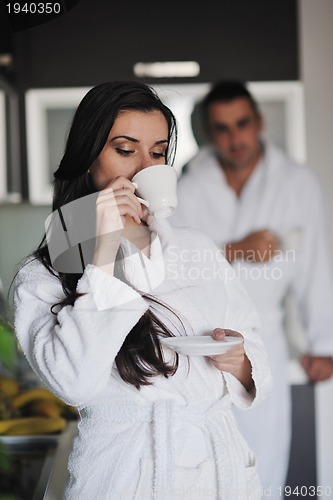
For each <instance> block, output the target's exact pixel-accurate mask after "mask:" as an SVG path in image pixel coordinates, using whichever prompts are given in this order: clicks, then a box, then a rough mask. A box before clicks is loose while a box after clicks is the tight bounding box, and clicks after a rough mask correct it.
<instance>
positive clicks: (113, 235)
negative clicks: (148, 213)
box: [93, 177, 143, 274]
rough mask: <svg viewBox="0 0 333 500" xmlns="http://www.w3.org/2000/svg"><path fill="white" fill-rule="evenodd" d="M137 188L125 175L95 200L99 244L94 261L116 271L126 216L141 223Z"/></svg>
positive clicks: (112, 182)
mask: <svg viewBox="0 0 333 500" xmlns="http://www.w3.org/2000/svg"><path fill="white" fill-rule="evenodd" d="M134 191H135V187H134V186H133V184H132V183H131V181H129V180H128V179H126V178H125V177H117V178H116V179H114V180H112V181H111V182H110V183H109V184H108V185H107V186H106V188H105V189H103V190H102V191H100V192H99V194H98V197H97V201H96V247H95V253H94V258H93V264H94V265H96V266H98V267H102V268H103V270H104V271H106V272H109V273H110V274H113V270H114V263H115V259H116V255H117V252H118V249H119V245H120V238H121V236H122V235H123V232H124V228H125V225H126V218H130V219H131V220H132V221H134V223H136V224H140V223H141V217H143V211H142V206H141V204H140V202H139V200H138V199H137V197H136V196H135V195H134Z"/></svg>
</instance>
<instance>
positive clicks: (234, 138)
mask: <svg viewBox="0 0 333 500" xmlns="http://www.w3.org/2000/svg"><path fill="white" fill-rule="evenodd" d="M202 113H203V123H204V127H205V130H206V133H207V137H208V139H209V145H207V146H204V147H202V148H201V149H200V151H199V153H198V154H197V155H196V156H195V157H194V158H193V159H192V160H191V161H190V163H189V164H188V165H187V167H186V169H185V173H183V175H182V176H181V178H180V180H179V184H178V207H177V210H176V212H175V214H174V215H173V217H172V219H171V222H172V223H173V224H174V225H178V226H179V225H182V226H190V227H193V228H196V229H199V230H201V231H203V232H205V233H206V234H207V235H208V236H210V237H211V238H212V239H213V240H214V241H215V243H216V244H217V245H218V247H219V248H220V249H221V250H223V251H224V253H225V256H226V258H227V259H228V260H229V262H230V263H231V265H232V267H233V268H234V270H235V272H236V274H237V275H238V276H239V278H240V279H241V281H242V282H243V285H244V286H245V288H246V289H247V291H248V293H249V294H250V296H251V297H252V299H253V300H254V302H255V304H256V306H257V309H258V312H259V314H260V317H261V320H262V336H263V340H264V343H265V345H266V348H267V351H268V354H269V357H270V362H271V368H272V373H273V378H274V389H273V392H272V394H271V395H270V397H269V398H267V400H266V401H264V402H263V403H262V404H261V405H260V406H259V407H258V408H255V409H253V410H251V411H249V412H245V413H244V412H243V414H241V412H238V411H236V410H235V414H236V418H237V421H238V424H239V427H240V429H241V431H242V433H243V434H244V436H245V437H246V439H247V440H248V442H249V444H250V445H251V447H252V449H253V450H254V451H255V453H256V455H257V458H258V467H259V474H260V476H261V480H262V485H263V488H264V489H265V490H267V491H269V497H270V498H277V499H278V498H281V489H280V488H281V487H282V488H283V486H284V484H285V480H286V475H287V470H288V462H289V451H290V442H291V402H290V399H291V397H290V384H289V382H288V344H287V336H286V332H285V310H284V301H285V299H286V297H287V295H288V294H289V293H291V294H292V295H293V297H294V299H295V301H296V303H297V305H298V306H299V310H300V315H301V318H302V323H303V325H304V329H305V333H306V340H307V348H306V351H305V352H304V354H303V356H302V357H301V358H300V362H301V364H302V366H303V368H304V370H305V372H306V373H307V376H308V378H309V380H310V381H313V382H317V381H321V380H326V379H328V378H330V377H331V376H332V374H333V361H332V355H333V280H332V272H331V262H330V255H329V245H328V239H327V227H326V214H325V208H324V204H323V193H322V190H321V186H320V184H319V182H318V179H317V177H316V175H315V174H314V172H313V171H312V170H311V169H310V168H309V167H307V166H304V165H298V164H296V163H295V162H293V161H292V160H291V159H289V158H288V157H287V156H286V155H285V154H284V153H283V152H282V151H281V150H279V149H277V148H276V147H275V146H274V145H273V144H271V143H269V142H268V141H267V140H264V139H263V137H262V131H263V118H262V116H261V113H260V111H259V108H258V105H257V103H256V102H255V100H254V98H253V96H252V95H251V94H250V93H249V91H248V90H247V88H246V86H245V85H244V84H243V83H241V82H237V81H236V82H234V81H225V82H220V83H217V84H216V85H215V86H214V87H213V88H212V90H211V91H210V92H209V93H208V94H207V96H206V97H205V99H204V100H203V102H202ZM221 326H225V327H226V328H228V325H221ZM282 491H283V489H282Z"/></svg>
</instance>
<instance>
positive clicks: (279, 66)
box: [11, 0, 299, 89]
mask: <svg viewBox="0 0 333 500" xmlns="http://www.w3.org/2000/svg"><path fill="white" fill-rule="evenodd" d="M11 45H12V47H13V51H14V58H15V61H16V69H15V79H16V81H17V83H18V85H19V87H20V88H21V89H25V88H32V87H58V86H90V85H94V84H96V83H99V82H101V81H105V80H111V79H133V78H134V74H133V70H132V68H133V65H134V63H135V62H138V61H146V62H149V61H163V60H171V61H173V60H196V61H198V62H199V63H200V66H201V74H200V76H199V77H198V78H194V79H191V82H192V81H193V82H195V81H213V80H216V79H218V78H224V77H238V78H243V79H244V80H252V81H255V80H257V81H259V80H294V79H298V77H299V70H298V46H297V5H296V0H278V1H267V0H218V1H216V0H214V1H206V2H203V1H200V2H187V1H182V0H178V1H175V0H169V1H168V2H157V1H156V0H155V1H152V0H146V1H144V0H142V1H137V0H135V1H134V0H128V1H126V2H121V1H119V0H117V1H115V0H80V1H79V3H78V4H77V5H76V7H74V8H73V9H72V10H71V11H69V12H67V13H66V14H65V15H63V16H61V17H59V18H58V19H55V20H53V21H50V22H48V23H45V24H42V25H40V26H36V27H34V28H31V29H29V30H25V31H21V32H18V33H15V34H14V35H13V36H12V41H11ZM168 81H169V82H171V81H172V80H170V79H169V80H168ZM177 81H178V82H180V81H181V80H179V79H177ZM182 81H186V79H185V80H184V79H183V80H182Z"/></svg>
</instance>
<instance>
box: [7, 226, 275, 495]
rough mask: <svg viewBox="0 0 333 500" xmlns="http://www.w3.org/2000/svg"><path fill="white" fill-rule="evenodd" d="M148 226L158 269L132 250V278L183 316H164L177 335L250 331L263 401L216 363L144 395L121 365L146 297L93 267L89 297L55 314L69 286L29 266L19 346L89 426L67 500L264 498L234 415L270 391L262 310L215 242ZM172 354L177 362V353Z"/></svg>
mask: <svg viewBox="0 0 333 500" xmlns="http://www.w3.org/2000/svg"><path fill="white" fill-rule="evenodd" d="M148 223H149V226H150V229H151V230H152V231H153V235H154V239H153V242H152V245H151V255H150V259H148V258H146V257H145V256H143V255H142V254H140V255H139V254H138V253H136V254H134V255H133V247H132V246H131V245H129V244H128V242H126V240H123V243H122V244H123V251H124V253H125V266H126V277H127V279H128V280H129V281H130V282H131V283H132V284H133V285H134V286H135V287H136V288H140V289H141V290H143V291H145V292H149V293H151V294H152V295H154V296H155V297H157V298H158V299H160V300H161V301H163V303H165V304H167V306H168V307H171V308H172V309H173V310H174V311H175V312H176V314H177V315H178V316H179V318H180V319H181V322H182V323H181V322H180V321H179V320H178V319H177V317H175V316H174V315H173V314H172V313H170V312H169V311H168V309H165V308H163V307H160V306H154V308H155V311H156V313H157V314H158V316H159V317H160V318H161V320H162V321H163V322H164V323H165V324H166V325H167V326H168V327H169V328H170V330H171V331H172V332H173V333H174V335H176V336H177V335H209V334H210V333H211V332H212V330H213V329H214V328H216V327H225V328H230V329H233V330H236V331H238V332H240V333H241V334H242V335H243V336H244V339H245V341H244V345H245V350H246V353H247V356H248V357H249V359H250V362H251V364H252V373H253V379H254V381H255V390H253V391H251V393H248V392H247V391H246V390H245V389H244V387H243V386H242V385H241V384H240V383H239V381H238V380H237V379H236V378H235V377H234V376H232V375H231V374H228V373H221V372H220V371H219V370H218V369H216V368H215V367H214V366H213V365H212V364H211V362H210V360H209V358H207V357H203V356H194V357H193V356H190V357H189V358H187V357H186V356H183V355H180V356H179V368H178V370H177V372H176V374H175V375H174V376H171V377H169V378H164V377H162V376H158V377H155V378H153V379H152V382H153V383H152V385H150V386H144V387H141V389H140V390H137V389H136V388H135V387H134V386H132V385H130V384H127V383H125V382H124V381H123V380H122V379H121V378H120V376H119V373H118V371H117V369H116V366H115V357H116V355H117V353H118V351H119V349H120V347H121V346H122V343H123V342H124V340H125V338H126V336H127V334H128V333H129V332H130V330H131V329H132V328H133V326H134V325H135V324H136V323H137V322H138V320H139V319H140V317H141V316H142V315H143V314H144V312H145V311H146V310H147V309H148V307H149V302H148V301H147V300H146V298H144V296H142V295H141V294H140V293H138V292H137V291H135V290H134V288H132V287H131V286H129V285H127V284H125V283H124V282H122V281H120V280H119V279H117V278H115V277H112V276H110V275H108V274H106V273H104V272H103V271H102V270H100V269H98V268H97V267H95V266H92V265H88V266H87V267H86V269H85V272H84V274H83V276H82V277H81V279H80V281H79V283H78V286H77V291H78V292H82V293H83V294H84V295H82V296H81V297H79V298H78V299H77V300H76V302H75V305H74V306H73V307H72V306H66V307H63V308H62V309H61V310H59V312H58V313H57V315H55V314H52V312H50V307H51V306H52V305H53V304H55V303H57V302H59V301H60V300H61V299H62V298H63V297H64V294H63V291H62V287H61V285H60V282H59V280H58V279H57V278H56V277H54V276H52V275H50V273H49V272H48V271H47V270H46V269H45V268H44V267H43V266H42V265H41V263H39V262H38V261H36V260H34V261H30V262H28V263H27V265H25V266H24V267H23V268H22V269H21V271H20V272H19V274H18V277H17V279H16V285H15V326H16V332H17V336H18V339H19V342H20V345H21V346H22V349H23V352H24V353H25V355H26V357H27V358H28V360H29V362H30V364H31V366H32V368H33V369H34V370H35V372H36V373H37V374H38V375H39V377H40V378H41V380H42V382H43V383H44V384H45V385H46V386H47V387H48V388H49V389H50V390H51V391H53V392H54V393H55V394H56V395H57V396H58V397H60V398H61V399H63V400H64V401H66V402H67V403H69V404H70V405H75V406H77V407H78V408H79V411H80V417H81V419H80V422H79V424H78V428H79V434H78V437H77V438H76V439H75V443H74V447H73V451H72V454H71V457H70V460H69V470H70V480H69V484H68V486H67V490H66V498H67V499H71V500H78V499H80V500H114V499H118V498H119V499H120V498H121V499H138V500H145V499H153V498H155V499H167V500H170V499H171V498H179V499H191V500H193V499H200V500H201V499H202V498H209V499H220V498H221V499H222V498H223V499H226V500H230V499H231V498H234V499H236V498H237V499H239V500H240V499H244V500H245V499H250V498H251V499H252V498H253V499H257V498H260V485H259V482H258V477H257V474H256V466H255V457H254V455H253V454H252V452H251V451H250V449H249V447H248V445H247V444H246V443H245V441H244V439H243V438H242V436H241V435H240V433H239V432H238V430H237V427H236V424H235V420H234V416H233V414H232V411H231V405H232V403H234V404H235V405H237V406H238V407H239V408H243V409H247V408H250V407H251V406H253V405H256V404H257V403H259V402H260V401H261V400H262V399H264V398H265V397H266V395H267V393H268V392H269V391H270V388H271V373H270V369H269V365H268V363H267V355H266V351H265V349H264V347H263V343H262V340H261V337H260V333H259V331H258V330H259V328H260V325H259V323H258V316H257V313H256V310H255V308H254V306H253V303H252V301H251V300H250V299H249V297H248V295H247V293H246V292H245V290H244V289H243V287H242V286H241V285H240V283H239V282H238V280H236V279H235V277H234V273H233V271H232V269H231V267H230V266H229V264H228V263H227V262H226V261H225V259H224V258H223V257H221V254H220V252H219V251H218V249H217V248H216V247H215V245H214V244H213V243H212V242H211V241H210V240H209V239H208V238H206V237H205V236H203V235H201V234H200V233H198V232H195V231H188V230H182V229H173V228H171V226H170V224H169V223H168V221H166V220H163V221H158V220H155V219H154V218H153V217H149V221H148ZM131 254H132V255H131ZM126 256H127V257H126ZM163 352H164V356H165V359H167V360H168V359H169V360H172V359H173V356H174V353H173V352H172V351H171V350H170V349H168V348H163Z"/></svg>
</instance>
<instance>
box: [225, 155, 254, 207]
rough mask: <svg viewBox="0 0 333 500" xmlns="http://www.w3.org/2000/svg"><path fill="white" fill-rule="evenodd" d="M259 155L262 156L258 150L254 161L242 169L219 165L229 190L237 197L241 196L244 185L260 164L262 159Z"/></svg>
mask: <svg viewBox="0 0 333 500" xmlns="http://www.w3.org/2000/svg"><path fill="white" fill-rule="evenodd" d="M261 155H262V151H261V150H260V151H259V152H258V154H257V155H256V157H255V159H254V160H253V161H252V162H251V163H250V164H249V165H246V166H243V167H238V168H232V167H231V166H229V165H225V164H223V163H220V164H221V167H222V169H223V172H224V174H225V177H226V180H227V183H228V186H229V187H231V189H232V190H233V191H235V193H236V195H237V197H239V196H240V195H241V192H242V190H243V188H244V186H245V184H246V183H247V181H248V180H249V178H250V177H251V175H252V174H253V172H254V171H255V169H256V168H257V166H258V164H259V162H260V159H261V157H262V156H261Z"/></svg>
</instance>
